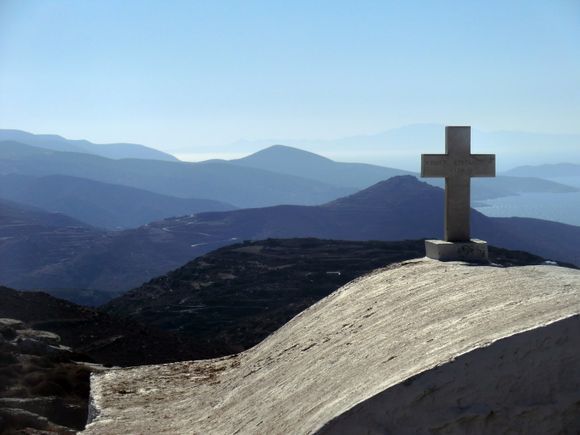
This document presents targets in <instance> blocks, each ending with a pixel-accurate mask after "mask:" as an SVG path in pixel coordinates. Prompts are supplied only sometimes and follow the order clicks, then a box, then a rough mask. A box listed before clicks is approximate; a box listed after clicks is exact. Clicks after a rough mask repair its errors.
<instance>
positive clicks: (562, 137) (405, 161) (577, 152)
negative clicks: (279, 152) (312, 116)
mask: <svg viewBox="0 0 580 435" xmlns="http://www.w3.org/2000/svg"><path fill="white" fill-rule="evenodd" d="M279 143H281V144H286V145H290V146H295V147H299V148H303V149H307V150H309V151H312V152H316V153H321V154H324V155H328V156H330V157H332V158H339V159H340V160H353V159H356V160H359V161H360V159H361V156H362V157H363V158H365V159H366V160H367V161H370V162H373V163H376V164H385V165H388V166H395V167H399V168H405V169H409V170H413V171H419V167H420V155H421V154H422V153H436V154H437V153H443V152H444V149H445V128H444V126H443V125H437V124H414V125H408V126H405V127H401V128H394V129H391V130H387V131H384V132H380V133H377V134H368V135H358V136H350V137H345V138H338V139H332V140H316V139H305V140H294V139H284V138H273V139H267V140H257V141H246V140H244V141H238V142H236V143H235V144H232V145H231V146H230V147H229V148H225V149H224V150H232V149H235V150H237V151H238V152H239V150H243V151H245V152H253V151H256V150H258V149H261V148H264V147H267V146H269V145H272V144H279ZM471 143H472V149H473V152H475V153H495V154H497V155H498V159H497V161H498V165H499V169H500V170H504V169H508V168H512V167H515V166H518V165H522V164H534V165H537V164H542V163H557V162H562V161H571V162H578V163H580V134H550V133H529V132H518V131H496V132H485V131H482V130H479V129H477V128H472V140H471ZM531 176H536V177H537V176H539V175H537V174H533V175H531Z"/></svg>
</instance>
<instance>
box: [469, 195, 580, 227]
mask: <svg viewBox="0 0 580 435" xmlns="http://www.w3.org/2000/svg"><path fill="white" fill-rule="evenodd" d="M475 208H476V209H477V210H478V211H480V212H481V213H483V214H484V215H486V216H492V217H512V216H518V217H531V218H537V219H545V220H549V221H556V222H562V223H565V224H570V225H578V226H580V192H575V193H525V194H521V195H518V196H507V197H504V198H496V199H491V200H485V201H482V202H480V203H478V204H477V205H476V206H475Z"/></svg>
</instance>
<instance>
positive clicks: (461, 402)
mask: <svg viewBox="0 0 580 435" xmlns="http://www.w3.org/2000/svg"><path fill="white" fill-rule="evenodd" d="M579 313H580V271H577V270H572V269H564V268H559V267H554V266H527V267H518V268H507V269H506V268H499V267H491V266H469V265H466V264H464V263H457V262H450V263H441V262H437V261H433V260H429V259H421V260H414V261H409V262H405V263H399V264H397V265H395V266H391V267H389V268H386V269H382V270H378V271H376V272H374V273H372V274H370V275H367V276H365V277H362V278H360V279H358V280H355V281H353V282H351V283H349V284H347V285H346V286H344V287H342V288H341V289H339V290H337V291H336V292H335V293H333V294H332V295H331V296H329V297H327V298H325V299H323V300H322V301H320V302H319V303H318V304H316V305H314V306H312V307H311V308H309V309H308V310H306V311H305V312H303V313H302V314H300V315H298V316H297V317H295V318H294V319H293V320H291V321H290V322H289V323H288V324H286V325H285V326H284V327H283V328H281V329H280V330H278V331H277V332H276V333H275V334H273V335H272V336H270V337H269V338H268V339H266V340H265V341H264V342H262V343H261V344H259V345H258V346H256V347H254V348H252V349H250V350H248V351H246V352H244V353H242V354H239V355H237V356H234V357H230V358H223V359H220V360H213V361H192V362H184V363H176V364H168V365H160V366H149V367H138V368H132V369H122V370H112V371H110V372H108V373H105V374H101V375H96V376H95V377H94V378H93V379H92V401H93V406H94V414H93V415H94V421H93V422H92V423H91V424H90V425H89V426H88V427H87V429H86V433H90V434H115V433H151V434H153V433H155V434H160V433H175V434H182V433H194V434H234V433H237V434H241V433H248V434H307V433H316V432H321V433H407V432H413V433H425V432H427V428H433V432H431V433H458V432H461V431H462V430H464V431H465V430H469V429H470V426H468V424H469V422H470V421H472V422H473V425H472V427H471V429H472V430H473V432H472V433H482V431H483V429H481V428H482V427H485V426H484V424H483V422H484V421H488V420H490V419H491V420H493V418H494V416H496V417H497V416H499V417H500V418H501V416H502V415H504V416H509V417H508V418H507V420H509V418H511V417H513V416H514V415H520V416H521V415H525V413H526V412H527V411H526V409H527V408H526V406H528V407H529V408H530V413H532V414H534V413H535V414H534V415H536V414H537V415H542V416H544V417H543V418H544V420H545V422H544V423H545V426H542V427H547V428H555V427H561V425H562V424H568V425H573V424H578V422H577V421H576V422H574V420H573V416H572V417H570V416H568V413H569V412H575V415H577V414H578V412H577V411H578V406H579V402H578V399H577V396H574V393H571V394H568V390H567V388H572V389H574V385H578V382H580V380H579V379H578V377H579V376H578V370H579V369H578V366H579V362H578V355H577V352H574V351H571V349H572V350H573V349H577V343H578V334H580V331H579V327H578V320H577V317H575V316H577V315H578V314H579ZM518 373H520V376H519V378H518V376H515V375H517V374H518ZM542 373H545V374H542ZM538 376H540V378H538ZM514 377H515V378H517V379H516V381H513V379H512V378H514ZM566 385H569V387H566ZM438 391H439V392H438ZM575 391H576V392H577V391H578V388H576V390H575ZM536 399H538V400H539V401H536ZM440 400H441V401H440ZM541 400H544V405H545V406H543V405H542V402H541ZM516 404H517V407H515V405H516ZM534 407H535V408H534ZM490 415H491V417H489V416H490ZM486 419H487V420H486ZM537 419H541V417H538V418H537ZM537 419H536V420H537ZM566 419H569V420H566ZM505 420H506V418H504V421H505ZM536 420H533V421H536ZM514 424H517V421H516V422H515V423H514ZM494 427H496V426H494ZM497 427H501V426H497ZM497 427H496V428H497ZM570 427H571V428H572V430H573V428H574V426H569V427H568V428H567V430H570ZM504 429H505V430H503V432H508V431H509V430H508V429H506V428H504ZM516 432H522V433H524V432H525V431H524V430H523V429H522V430H520V429H516ZM563 433H566V432H565V431H564V432H563ZM569 433H575V432H569Z"/></svg>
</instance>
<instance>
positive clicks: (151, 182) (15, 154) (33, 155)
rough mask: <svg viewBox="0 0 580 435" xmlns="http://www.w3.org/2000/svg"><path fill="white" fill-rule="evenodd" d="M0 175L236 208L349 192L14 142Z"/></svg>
mask: <svg viewBox="0 0 580 435" xmlns="http://www.w3.org/2000/svg"><path fill="white" fill-rule="evenodd" d="M0 174H21V175H30V176H34V177H41V176H46V175H67V176H72V177H81V178H87V179H91V180H95V181H100V182H104V183H111V184H119V185H124V186H130V187H135V188H139V189H144V190H148V191H151V192H155V193H159V194H162V195H170V196H176V197H181V198H203V199H211V200H214V201H220V202H225V203H228V204H233V205H234V206H237V207H260V206H267V205H273V204H321V203H323V202H326V201H329V200H332V199H335V198H338V197H340V196H342V195H345V194H348V193H351V192H353V191H354V190H355V189H346V188H340V187H336V186H331V185H329V184H325V183H321V182H317V181H313V180H308V179H305V178H300V177H296V176H292V175H286V174H278V173H275V172H271V171H266V170H262V169H255V168H247V167H242V166H239V165H233V164H230V163H227V162H219V161H210V162H203V163H185V162H169V161H166V162H164V161H159V160H140V159H122V160H112V159H107V158H104V157H100V156H94V155H90V154H81V153H72V152H58V151H52V150H47V149H42V148H37V147H31V146H28V145H23V144H20V143H17V142H0Z"/></svg>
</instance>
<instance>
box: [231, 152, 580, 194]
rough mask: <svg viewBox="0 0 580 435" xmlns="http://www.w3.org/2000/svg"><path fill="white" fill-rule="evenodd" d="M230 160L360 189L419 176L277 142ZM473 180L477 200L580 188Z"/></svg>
mask: <svg viewBox="0 0 580 435" xmlns="http://www.w3.org/2000/svg"><path fill="white" fill-rule="evenodd" d="M230 162H231V163H234V164H237V165H243V166H249V167H253V168H259V169H266V170H270V171H274V172H280V173H283V174H290V175H296V176H300V177H304V178H309V179H312V180H317V181H320V182H323V183H327V184H333V185H336V186H343V187H350V188H356V189H357V190H359V189H364V188H366V187H369V186H371V185H373V184H375V183H378V182H379V181H382V180H386V179H388V178H391V177H394V176H397V175H415V176H417V177H418V176H419V174H418V173H413V172H409V171H402V170H400V169H393V168H387V167H383V166H377V165H369V164H365V163H341V162H335V161H333V160H330V159H327V158H326V157H322V156H319V155H318V154H314V153H311V152H308V151H303V150H300V149H297V148H292V147H288V146H284V145H274V146H271V147H269V148H266V149H264V150H262V151H258V152H257V153H254V154H251V155H249V156H247V157H244V158H242V159H237V160H230ZM424 181H426V182H427V183H429V184H432V185H434V186H438V187H444V186H445V180H443V179H425V180H424ZM471 183H472V187H473V188H472V197H473V199H474V200H485V199H492V198H499V197H504V196H511V195H519V194H521V193H530V192H533V193H569V192H578V191H579V190H580V189H578V188H577V187H572V186H567V185H565V184H561V183H557V182H554V181H549V180H543V179H540V178H532V177H526V178H516V177H507V176H501V175H500V176H498V177H494V178H475V179H473V180H472V182H471Z"/></svg>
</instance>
